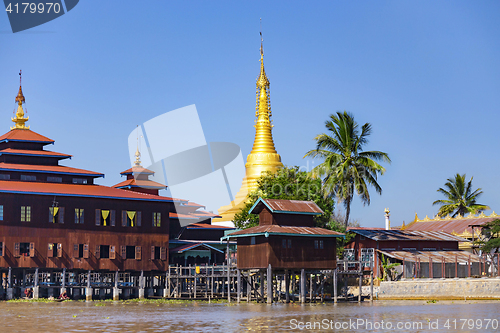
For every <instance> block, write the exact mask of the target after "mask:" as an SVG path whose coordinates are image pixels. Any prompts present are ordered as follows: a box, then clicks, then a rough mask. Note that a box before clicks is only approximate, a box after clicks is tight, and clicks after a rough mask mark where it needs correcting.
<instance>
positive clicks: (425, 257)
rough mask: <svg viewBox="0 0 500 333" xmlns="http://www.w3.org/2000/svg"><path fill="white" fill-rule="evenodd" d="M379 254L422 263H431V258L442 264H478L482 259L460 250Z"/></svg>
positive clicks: (385, 251)
mask: <svg viewBox="0 0 500 333" xmlns="http://www.w3.org/2000/svg"><path fill="white" fill-rule="evenodd" d="M377 251H378V252H380V253H382V254H384V255H386V256H388V257H391V258H394V259H397V260H405V261H412V262H415V261H417V259H418V260H420V262H429V258H432V262H433V263H438V262H442V261H443V258H444V259H445V262H455V259H456V260H457V261H458V262H459V263H466V262H468V260H469V256H470V260H471V261H472V262H478V261H480V260H481V257H479V256H477V255H475V254H472V253H470V252H466V251H460V250H450V251H388V250H377Z"/></svg>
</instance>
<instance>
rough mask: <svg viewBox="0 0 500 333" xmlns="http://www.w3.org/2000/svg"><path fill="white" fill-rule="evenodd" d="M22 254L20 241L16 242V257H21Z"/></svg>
mask: <svg viewBox="0 0 500 333" xmlns="http://www.w3.org/2000/svg"><path fill="white" fill-rule="evenodd" d="M20 256H21V250H20V243H14V257H20Z"/></svg>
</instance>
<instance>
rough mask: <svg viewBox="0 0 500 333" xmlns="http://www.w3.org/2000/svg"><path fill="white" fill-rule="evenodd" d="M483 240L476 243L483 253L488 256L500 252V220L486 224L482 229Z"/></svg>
mask: <svg viewBox="0 0 500 333" xmlns="http://www.w3.org/2000/svg"><path fill="white" fill-rule="evenodd" d="M481 236H482V237H481V239H479V240H476V241H475V242H474V243H475V244H477V245H479V246H480V248H481V251H482V252H483V253H486V254H491V253H499V252H500V238H499V237H498V236H500V220H499V219H496V220H493V221H491V222H488V223H485V224H484V225H483V227H482V228H481Z"/></svg>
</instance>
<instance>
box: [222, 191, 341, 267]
mask: <svg viewBox="0 0 500 333" xmlns="http://www.w3.org/2000/svg"><path fill="white" fill-rule="evenodd" d="M249 213H250V214H259V225H258V226H256V227H251V228H248V229H245V230H240V231H236V232H233V233H231V234H229V235H227V236H225V237H223V238H222V239H223V240H224V239H225V240H229V239H237V260H238V263H237V266H238V269H264V268H268V266H269V265H271V266H272V268H273V269H315V270H316V269H317V270H320V269H335V268H336V265H337V261H336V256H337V254H336V238H337V237H343V234H341V233H338V232H335V231H331V230H327V229H323V228H318V227H315V226H314V220H313V217H314V216H315V215H320V214H322V213H323V211H322V210H321V209H320V208H319V207H318V206H317V205H316V204H315V203H314V202H312V201H296V200H276V199H262V198H259V199H258V200H257V202H256V203H255V205H254V206H253V207H252V208H251V209H250V211H249Z"/></svg>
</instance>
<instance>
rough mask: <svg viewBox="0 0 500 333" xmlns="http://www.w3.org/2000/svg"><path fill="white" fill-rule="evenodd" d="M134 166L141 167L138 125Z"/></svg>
mask: <svg viewBox="0 0 500 333" xmlns="http://www.w3.org/2000/svg"><path fill="white" fill-rule="evenodd" d="M134 166H138V167H139V166H141V153H140V151H139V125H137V150H136V151H135V163H134Z"/></svg>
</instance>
